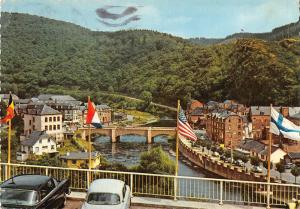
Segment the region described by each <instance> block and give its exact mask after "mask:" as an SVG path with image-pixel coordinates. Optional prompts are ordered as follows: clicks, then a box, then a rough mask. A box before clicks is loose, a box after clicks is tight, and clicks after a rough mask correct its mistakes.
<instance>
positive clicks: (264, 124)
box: [250, 106, 280, 140]
mask: <svg viewBox="0 0 300 209" xmlns="http://www.w3.org/2000/svg"><path fill="white" fill-rule="evenodd" d="M274 108H275V109H276V110H277V111H278V112H280V108H279V107H274ZM270 113H271V109H270V106H251V107H250V120H251V122H252V134H253V139H256V140H261V139H262V140H264V139H266V137H267V131H268V128H269V126H270Z"/></svg>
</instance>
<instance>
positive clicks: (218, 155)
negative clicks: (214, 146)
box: [212, 152, 220, 157]
mask: <svg viewBox="0 0 300 209" xmlns="http://www.w3.org/2000/svg"><path fill="white" fill-rule="evenodd" d="M212 156H214V157H220V154H219V153H218V152H213V154H212Z"/></svg>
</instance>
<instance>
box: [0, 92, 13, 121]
mask: <svg viewBox="0 0 300 209" xmlns="http://www.w3.org/2000/svg"><path fill="white" fill-rule="evenodd" d="M14 116H15V105H14V102H13V100H12V95H11V94H10V95H9V102H8V106H7V109H6V116H5V117H4V118H2V119H1V123H7V122H8V121H10V120H11V119H13V117H14Z"/></svg>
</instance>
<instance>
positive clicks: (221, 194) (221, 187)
mask: <svg viewBox="0 0 300 209" xmlns="http://www.w3.org/2000/svg"><path fill="white" fill-rule="evenodd" d="M219 204H220V205H223V181H220V202H219Z"/></svg>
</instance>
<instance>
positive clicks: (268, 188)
mask: <svg viewBox="0 0 300 209" xmlns="http://www.w3.org/2000/svg"><path fill="white" fill-rule="evenodd" d="M270 186H271V185H270V182H268V185H267V209H270V208H271V207H270V192H271V191H270V190H271V188H270Z"/></svg>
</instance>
